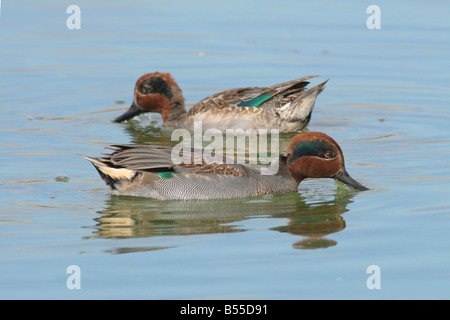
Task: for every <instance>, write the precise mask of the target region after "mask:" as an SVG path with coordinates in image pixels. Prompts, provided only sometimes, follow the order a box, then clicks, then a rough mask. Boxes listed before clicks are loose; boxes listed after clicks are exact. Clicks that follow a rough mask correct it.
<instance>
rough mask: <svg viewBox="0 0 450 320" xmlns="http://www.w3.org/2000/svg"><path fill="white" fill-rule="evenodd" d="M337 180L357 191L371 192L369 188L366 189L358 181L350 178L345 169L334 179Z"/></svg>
mask: <svg viewBox="0 0 450 320" xmlns="http://www.w3.org/2000/svg"><path fill="white" fill-rule="evenodd" d="M334 178H335V179H336V180H339V181H341V182H343V183H345V184H346V185H349V186H350V187H352V188H354V189H356V190H361V191H365V190H369V188H366V187H364V186H363V185H362V184H360V183H359V182H358V181H356V180H355V179H353V178H352V177H350V175H349V174H348V172H347V171H346V170H345V169H342V171H341V172H340V173H339V174H338V175H336V176H335V177H334Z"/></svg>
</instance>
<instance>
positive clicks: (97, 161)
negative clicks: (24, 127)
mask: <svg viewBox="0 0 450 320" xmlns="http://www.w3.org/2000/svg"><path fill="white" fill-rule="evenodd" d="M108 148H109V149H112V150H113V153H112V154H108V155H106V157H103V158H92V157H84V158H86V159H87V160H89V161H90V162H91V163H92V164H93V165H94V167H95V168H96V169H97V171H98V173H99V174H100V176H101V178H102V179H103V180H104V181H105V182H106V184H107V185H108V186H109V188H110V189H111V192H112V193H113V194H115V195H128V196H139V197H148V198H153V199H158V200H190V199H199V200H200V199H202V200H207V199H227V198H244V197H252V196H256V195H262V194H277V193H289V192H297V189H298V185H299V184H300V182H301V181H302V180H303V179H305V178H334V179H336V180H339V181H341V182H343V183H345V184H347V185H349V186H351V187H353V188H354V189H357V190H368V188H366V187H365V186H363V185H362V184H360V183H359V182H357V181H355V180H354V179H353V178H352V177H351V176H350V175H349V174H348V173H347V171H346V169H345V163H344V156H343V154H342V150H341V148H340V147H339V145H338V144H337V143H336V141H334V140H333V139H332V138H331V137H329V136H328V135H326V134H324V133H320V132H307V133H301V134H298V135H296V136H295V137H294V138H293V139H292V141H291V143H290V145H289V147H288V150H287V152H286V154H284V155H280V156H279V159H278V171H277V172H276V173H274V174H272V175H263V174H262V168H261V167H251V166H248V165H245V164H238V163H236V162H234V163H231V164H230V163H229V161H223V162H218V161H216V162H208V161H207V160H205V157H204V155H202V154H201V155H200V157H202V159H201V161H200V162H199V161H192V160H195V159H193V158H191V161H189V162H181V163H180V164H175V163H174V162H173V161H172V148H171V147H166V146H154V145H113V146H111V147H108ZM190 152H193V150H191V151H190ZM197 160H198V159H197ZM224 160H225V159H224ZM227 160H229V159H227Z"/></svg>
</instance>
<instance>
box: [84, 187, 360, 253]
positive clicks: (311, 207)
mask: <svg viewBox="0 0 450 320" xmlns="http://www.w3.org/2000/svg"><path fill="white" fill-rule="evenodd" d="M344 188H345V187H342V186H339V187H338V188H337V189H335V190H331V191H332V192H328V194H325V195H324V193H323V192H322V195H321V196H319V198H318V199H314V198H313V199H311V196H310V195H308V194H306V195H305V194H301V193H292V194H282V195H266V196H263V197H259V198H250V199H248V200H244V199H240V200H222V201H149V200H148V199H145V198H137V197H123V196H111V198H110V199H109V200H107V202H106V205H107V207H106V209H105V210H103V211H100V212H99V213H100V216H99V217H98V218H96V219H95V220H96V221H97V224H96V226H95V231H94V235H93V236H91V237H90V238H139V237H160V236H179V235H196V234H217V233H232V232H245V231H246V230H245V228H243V227H242V223H241V222H242V221H243V220H246V219H249V218H250V219H251V217H254V216H264V217H265V218H287V223H286V225H284V226H278V227H275V228H271V229H270V230H272V231H278V232H287V233H289V234H291V235H295V236H296V237H299V238H300V239H299V240H298V241H296V242H295V243H294V244H293V247H294V248H296V249H318V248H327V247H330V246H334V245H336V244H337V242H336V241H335V240H330V239H328V238H327V236H329V235H331V234H333V233H336V232H339V231H341V230H343V229H344V228H345V221H344V218H343V217H342V214H343V213H345V212H347V211H348V209H347V205H348V204H349V203H351V202H352V200H351V199H352V197H353V196H354V195H355V192H352V191H350V190H348V189H344ZM322 191H323V190H322ZM305 193H307V192H305ZM316 197H317V196H316ZM165 248H167V247H158V246H155V247H147V248H139V247H138V248H121V249H117V250H116V251H115V253H124V252H135V251H147V250H155V249H165Z"/></svg>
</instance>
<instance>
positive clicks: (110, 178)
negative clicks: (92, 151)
mask: <svg viewBox="0 0 450 320" xmlns="http://www.w3.org/2000/svg"><path fill="white" fill-rule="evenodd" d="M81 157H83V158H84V159H86V160H88V161H89V162H91V163H92V165H93V166H94V168H95V169H96V170H97V172H98V173H99V175H100V177H101V178H102V179H103V181H105V183H106V185H107V186H108V187H110V188H111V190H118V188H119V186H120V185H121V183H122V181H124V180H128V181H131V180H134V179H135V178H136V175H137V174H138V173H137V172H136V171H134V170H130V169H125V168H122V167H119V166H116V165H114V164H112V163H111V162H110V161H109V159H107V158H93V157H87V156H83V155H82V156H81Z"/></svg>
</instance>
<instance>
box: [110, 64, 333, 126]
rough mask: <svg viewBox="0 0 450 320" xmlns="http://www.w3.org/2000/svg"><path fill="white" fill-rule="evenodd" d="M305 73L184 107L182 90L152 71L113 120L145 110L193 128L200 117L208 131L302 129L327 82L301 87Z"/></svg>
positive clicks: (167, 76)
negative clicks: (127, 106)
mask: <svg viewBox="0 0 450 320" xmlns="http://www.w3.org/2000/svg"><path fill="white" fill-rule="evenodd" d="M314 77H318V75H312V76H307V77H303V78H299V79H295V80H291V81H287V82H283V83H279V84H274V85H271V86H268V87H246V88H235V89H230V90H226V91H223V92H219V93H216V94H213V95H211V96H208V97H206V98H204V99H203V100H201V101H200V102H198V103H196V104H194V105H193V106H192V108H191V109H189V111H186V109H185V98H184V96H183V93H182V91H181V89H180V87H179V86H178V84H177V83H176V81H175V80H174V78H173V77H172V75H171V74H170V73H162V72H153V73H147V74H145V75H143V76H141V77H140V78H139V79H138V80H137V81H136V85H135V88H134V100H133V103H132V104H131V106H130V107H129V108H128V110H127V111H125V112H124V113H123V114H122V115H120V116H118V117H117V118H115V119H114V122H124V121H126V120H130V119H132V118H134V117H135V116H137V115H139V114H142V113H145V112H157V113H160V114H161V116H162V120H163V126H165V127H173V128H185V129H188V130H191V131H193V130H194V124H195V122H196V121H201V124H202V131H206V130H208V129H218V130H221V131H225V130H226V129H242V130H248V129H253V130H259V129H269V130H270V129H277V130H279V131H281V132H295V131H301V130H303V129H304V128H305V127H306V126H307V125H308V123H309V121H310V119H311V114H312V111H313V108H314V104H315V101H316V98H317V96H318V95H319V94H320V93H321V92H322V91H323V90H324V88H325V86H326V83H327V82H328V80H327V81H324V82H322V83H320V84H318V85H317V86H315V87H313V88H311V89H309V90H307V89H306V86H307V85H308V84H309V82H308V81H307V80H309V79H311V78H314Z"/></svg>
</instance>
